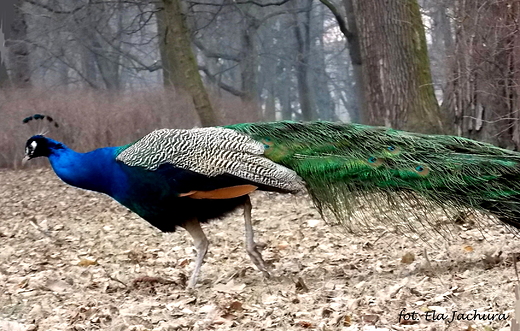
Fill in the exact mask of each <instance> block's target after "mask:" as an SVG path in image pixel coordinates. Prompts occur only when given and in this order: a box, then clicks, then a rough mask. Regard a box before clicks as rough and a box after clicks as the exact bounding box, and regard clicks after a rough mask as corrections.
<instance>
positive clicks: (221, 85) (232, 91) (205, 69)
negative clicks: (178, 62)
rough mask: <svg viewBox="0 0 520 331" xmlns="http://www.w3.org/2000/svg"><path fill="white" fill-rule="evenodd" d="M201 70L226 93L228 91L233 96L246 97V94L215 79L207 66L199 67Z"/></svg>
mask: <svg viewBox="0 0 520 331" xmlns="http://www.w3.org/2000/svg"><path fill="white" fill-rule="evenodd" d="M199 70H201V71H202V72H203V73H205V74H206V77H208V79H209V80H210V81H211V82H212V83H214V84H217V85H218V86H219V87H220V88H221V89H223V90H224V91H227V92H229V93H231V94H233V95H236V96H237V97H243V96H245V95H246V93H245V92H244V91H241V90H239V89H236V88H234V87H233V86H231V85H228V84H226V83H224V82H222V81H217V80H216V79H215V75H213V74H211V72H209V69H208V68H207V67H205V66H199Z"/></svg>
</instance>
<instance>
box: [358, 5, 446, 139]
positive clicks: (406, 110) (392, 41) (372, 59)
mask: <svg viewBox="0 0 520 331" xmlns="http://www.w3.org/2000/svg"><path fill="white" fill-rule="evenodd" d="M353 4H354V13H355V16H356V25H357V28H358V30H359V35H360V37H361V38H360V39H359V41H360V49H361V59H362V75H363V81H362V84H363V90H364V98H365V102H366V109H365V114H364V115H365V116H363V118H364V119H365V120H364V122H367V123H368V124H372V125H386V126H391V127H393V128H396V129H407V130H412V131H418V132H428V133H434V132H440V131H441V128H442V123H441V116H440V111H439V105H438V103H437V100H436V98H435V94H434V90H433V86H432V79H431V72H430V64H429V59H428V52H427V48H426V39H425V33H424V27H423V25H422V20H421V14H420V11H419V5H418V4H417V0H399V1H396V0H392V1H381V0H363V1H356V2H354V3H353Z"/></svg>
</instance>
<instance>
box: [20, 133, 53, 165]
mask: <svg viewBox="0 0 520 331" xmlns="http://www.w3.org/2000/svg"><path fill="white" fill-rule="evenodd" d="M49 155H51V146H50V145H49V139H48V138H46V137H45V136H42V135H37V136H32V137H31V138H29V140H27V142H26V143H25V157H24V158H23V161H22V162H23V163H25V162H27V161H29V160H30V159H34V158H36V157H40V156H49Z"/></svg>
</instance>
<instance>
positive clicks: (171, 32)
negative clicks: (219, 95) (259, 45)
mask: <svg viewBox="0 0 520 331" xmlns="http://www.w3.org/2000/svg"><path fill="white" fill-rule="evenodd" d="M163 6H164V13H161V14H159V15H158V26H159V29H161V28H162V29H163V31H162V32H160V33H159V35H160V36H161V37H162V39H161V44H162V43H164V45H162V46H161V47H162V49H161V56H162V62H163V68H164V69H163V70H166V71H167V72H166V74H165V78H166V79H165V81H164V84H165V86H171V85H172V86H174V87H176V88H180V89H182V90H184V91H186V92H188V94H190V96H191V97H192V99H193V104H194V105H195V110H196V111H197V114H198V115H199V118H200V122H201V125H202V126H214V125H217V124H218V123H217V122H218V121H217V117H216V114H215V112H214V111H213V108H212V106H211V102H210V100H209V96H208V93H207V91H206V89H205V88H204V85H203V83H202V78H201V77H200V73H199V70H198V66H197V61H196V59H195V56H194V54H193V50H192V48H191V42H190V32H189V29H188V25H187V22H186V16H185V15H184V14H183V12H182V8H181V2H180V0H163Z"/></svg>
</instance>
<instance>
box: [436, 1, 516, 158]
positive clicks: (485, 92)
mask: <svg viewBox="0 0 520 331" xmlns="http://www.w3.org/2000/svg"><path fill="white" fill-rule="evenodd" d="M453 9H454V10H453V11H454V16H455V17H454V20H453V24H454V25H455V45H454V49H453V57H451V62H450V64H451V76H450V79H449V81H448V88H447V91H446V97H445V108H446V109H447V110H449V111H450V113H451V115H452V119H453V121H454V124H455V128H456V132H457V134H459V135H464V136H468V137H471V138H474V139H479V140H485V141H490V142H494V143H497V144H499V145H501V146H503V147H508V148H514V149H519V148H520V124H519V123H520V122H519V119H520V115H519V109H520V88H519V86H520V85H519V83H518V82H519V81H520V57H519V55H518V54H520V52H519V51H520V37H519V35H518V21H519V20H520V1H518V0H515V1H509V0H508V1H505V0H494V1H483V0H477V1H458V2H456V4H455V6H454V8H453Z"/></svg>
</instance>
